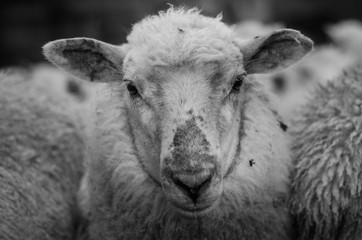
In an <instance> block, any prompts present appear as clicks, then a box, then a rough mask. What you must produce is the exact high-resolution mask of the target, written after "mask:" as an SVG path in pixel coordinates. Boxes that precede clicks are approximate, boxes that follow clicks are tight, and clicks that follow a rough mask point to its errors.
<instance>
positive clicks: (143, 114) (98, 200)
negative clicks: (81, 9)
mask: <svg viewBox="0 0 362 240" xmlns="http://www.w3.org/2000/svg"><path fill="white" fill-rule="evenodd" d="M312 48H313V42H312V41H311V40H310V39H309V38H307V37H305V36H304V35H302V34H301V33H300V32H298V31H295V30H291V29H279V30H276V31H273V32H271V33H270V34H266V35H262V36H259V37H257V38H255V39H249V40H245V39H244V40H240V39H238V38H237V37H236V34H235V33H234V32H233V31H232V29H231V28H230V27H228V26H227V25H225V24H224V23H222V21H221V16H218V17H216V18H211V17H206V16H203V15H201V14H200V12H199V10H197V9H188V10H187V9H182V8H177V9H176V8H170V9H169V10H167V11H165V12H160V13H159V14H158V15H154V16H149V17H147V18H145V19H143V20H142V21H141V22H139V23H137V24H135V25H134V26H133V29H132V32H131V33H130V35H129V36H128V37H127V43H125V44H123V45H120V46H116V45H111V44H108V43H105V42H101V41H98V40H94V39H89V38H73V39H61V40H56V41H53V42H50V43H47V44H46V45H45V46H44V47H43V50H44V54H45V56H46V58H47V59H48V60H50V61H51V62H52V63H54V64H55V65H57V66H58V67H60V68H61V69H63V70H64V71H66V72H68V73H70V74H72V75H73V76H75V77H77V78H79V79H83V80H88V81H90V82H96V83H95V84H97V93H96V94H95V96H93V98H92V101H93V102H92V103H91V105H92V106H93V109H92V110H93V111H92V113H91V115H90V116H89V118H88V121H87V128H88V129H89V130H88V131H87V132H88V134H89V135H88V136H87V156H88V157H87V158H88V159H87V167H86V173H85V176H84V178H83V180H82V184H81V189H80V192H79V204H80V207H81V209H82V214H83V217H84V218H85V221H87V222H88V227H87V231H86V234H88V235H89V236H88V237H89V239H106V240H107V239H191V240H192V239H242V240H247V239H253V240H256V239H263V240H268V239H280V240H283V239H290V238H291V237H292V234H293V230H292V226H291V218H290V214H289V212H288V206H287V201H288V199H289V191H290V181H289V171H290V166H291V165H290V163H291V159H290V155H289V147H288V135H287V133H286V132H285V128H284V126H283V124H282V123H281V122H280V121H281V119H280V117H279V116H278V114H277V112H276V111H275V108H274V105H273V103H272V102H271V101H270V100H269V98H268V94H267V93H266V92H265V90H264V89H263V88H262V87H261V86H260V84H258V82H256V81H252V80H250V79H249V78H248V77H247V74H255V73H268V72H272V71H275V70H278V69H282V68H284V67H286V66H289V65H291V64H293V63H295V62H297V61H298V60H300V59H301V58H303V56H304V55H305V54H307V53H308V52H309V51H310V50H311V49H312Z"/></svg>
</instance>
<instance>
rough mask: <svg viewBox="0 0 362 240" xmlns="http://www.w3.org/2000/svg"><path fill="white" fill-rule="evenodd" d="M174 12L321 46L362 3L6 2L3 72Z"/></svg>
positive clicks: (1, 22)
mask: <svg viewBox="0 0 362 240" xmlns="http://www.w3.org/2000/svg"><path fill="white" fill-rule="evenodd" d="M167 3H171V4H173V5H175V6H179V5H184V6H190V7H193V6H197V7H200V8H202V9H203V13H204V14H205V15H210V16H216V15H217V14H219V13H220V12H222V13H223V16H224V18H223V19H224V21H225V22H227V23H229V24H237V23H239V22H240V21H243V20H258V21H260V22H263V23H274V22H281V23H283V24H284V26H286V27H290V28H296V29H298V30H301V31H302V32H303V33H305V34H306V35H307V36H309V37H311V38H312V39H313V40H314V41H315V42H316V43H325V42H328V37H327V36H326V34H325V33H324V31H323V29H324V27H325V26H326V24H331V23H336V22H339V21H342V20H345V19H356V20H362V1H361V0H343V1H342V0H193V1H192V0H167V1H164V0H62V1H57V0H37V1H35V0H11V1H10V0H2V4H1V5H2V6H1V8H0V35H1V38H0V67H5V66H13V65H17V66H19V65H20V66H27V65H29V64H32V63H37V62H41V61H44V58H43V56H42V54H41V46H42V45H43V44H44V43H46V42H48V41H51V40H55V39H58V38H68V37H92V38H97V39H100V40H102V41H106V42H110V43H113V44H120V43H122V42H124V41H125V38H126V36H127V34H128V33H129V32H130V29H131V27H132V24H133V23H135V22H137V21H139V20H140V19H142V18H143V17H145V16H146V15H149V14H154V13H157V12H158V11H160V10H163V9H166V8H168V5H167Z"/></svg>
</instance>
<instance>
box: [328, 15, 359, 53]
mask: <svg viewBox="0 0 362 240" xmlns="http://www.w3.org/2000/svg"><path fill="white" fill-rule="evenodd" d="M326 32H327V34H328V36H329V37H330V39H331V40H332V42H333V43H334V44H336V46H337V47H338V48H340V49H342V50H343V51H345V52H347V53H349V54H350V55H352V56H355V55H357V57H361V56H362V47H361V42H362V23H361V22H360V21H357V20H345V21H341V22H339V23H336V24H331V25H329V26H327V27H326Z"/></svg>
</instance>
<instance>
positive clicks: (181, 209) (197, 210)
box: [172, 202, 216, 218]
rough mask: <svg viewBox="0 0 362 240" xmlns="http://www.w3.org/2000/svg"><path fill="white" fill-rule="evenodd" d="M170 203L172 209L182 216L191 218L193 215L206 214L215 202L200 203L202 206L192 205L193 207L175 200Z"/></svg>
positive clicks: (201, 215) (200, 215)
mask: <svg viewBox="0 0 362 240" xmlns="http://www.w3.org/2000/svg"><path fill="white" fill-rule="evenodd" d="M172 205H173V207H174V209H175V210H176V211H177V212H178V213H180V214H181V215H183V216H184V217H192V218H193V217H203V216H205V215H207V214H208V213H209V212H210V211H212V209H214V207H215V206H216V203H213V204H207V205H202V206H194V207H185V206H181V205H180V204H178V203H176V202H172Z"/></svg>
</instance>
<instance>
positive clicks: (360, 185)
mask: <svg viewBox="0 0 362 240" xmlns="http://www.w3.org/2000/svg"><path fill="white" fill-rule="evenodd" d="M361 110H362V65H361V64H359V65H358V66H356V67H355V68H352V69H350V70H348V71H346V72H344V74H343V75H342V76H341V77H339V78H336V79H333V80H331V81H329V82H328V83H326V84H325V85H322V84H320V85H319V86H317V87H316V89H315V90H314V91H313V92H312V93H311V97H310V98H309V99H308V100H307V102H306V104H305V105H304V106H303V107H302V110H301V113H300V114H299V115H298V117H297V118H295V119H294V121H293V124H291V132H292V136H293V157H294V158H293V159H294V166H295V173H294V174H293V175H292V176H293V193H292V210H293V213H294V214H295V215H296V216H297V218H296V223H297V227H298V236H300V237H299V239H336V240H342V239H343V240H344V239H345V240H347V239H349V240H351V239H356V240H357V239H361V237H362V224H361V223H362V222H361V216H360V212H361V210H362V209H361V191H362V177H361V173H362V168H361V167H362V166H361V163H362V162H361V159H362V152H361V144H362V131H361V129H362V120H361V114H362V111H361Z"/></svg>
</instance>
